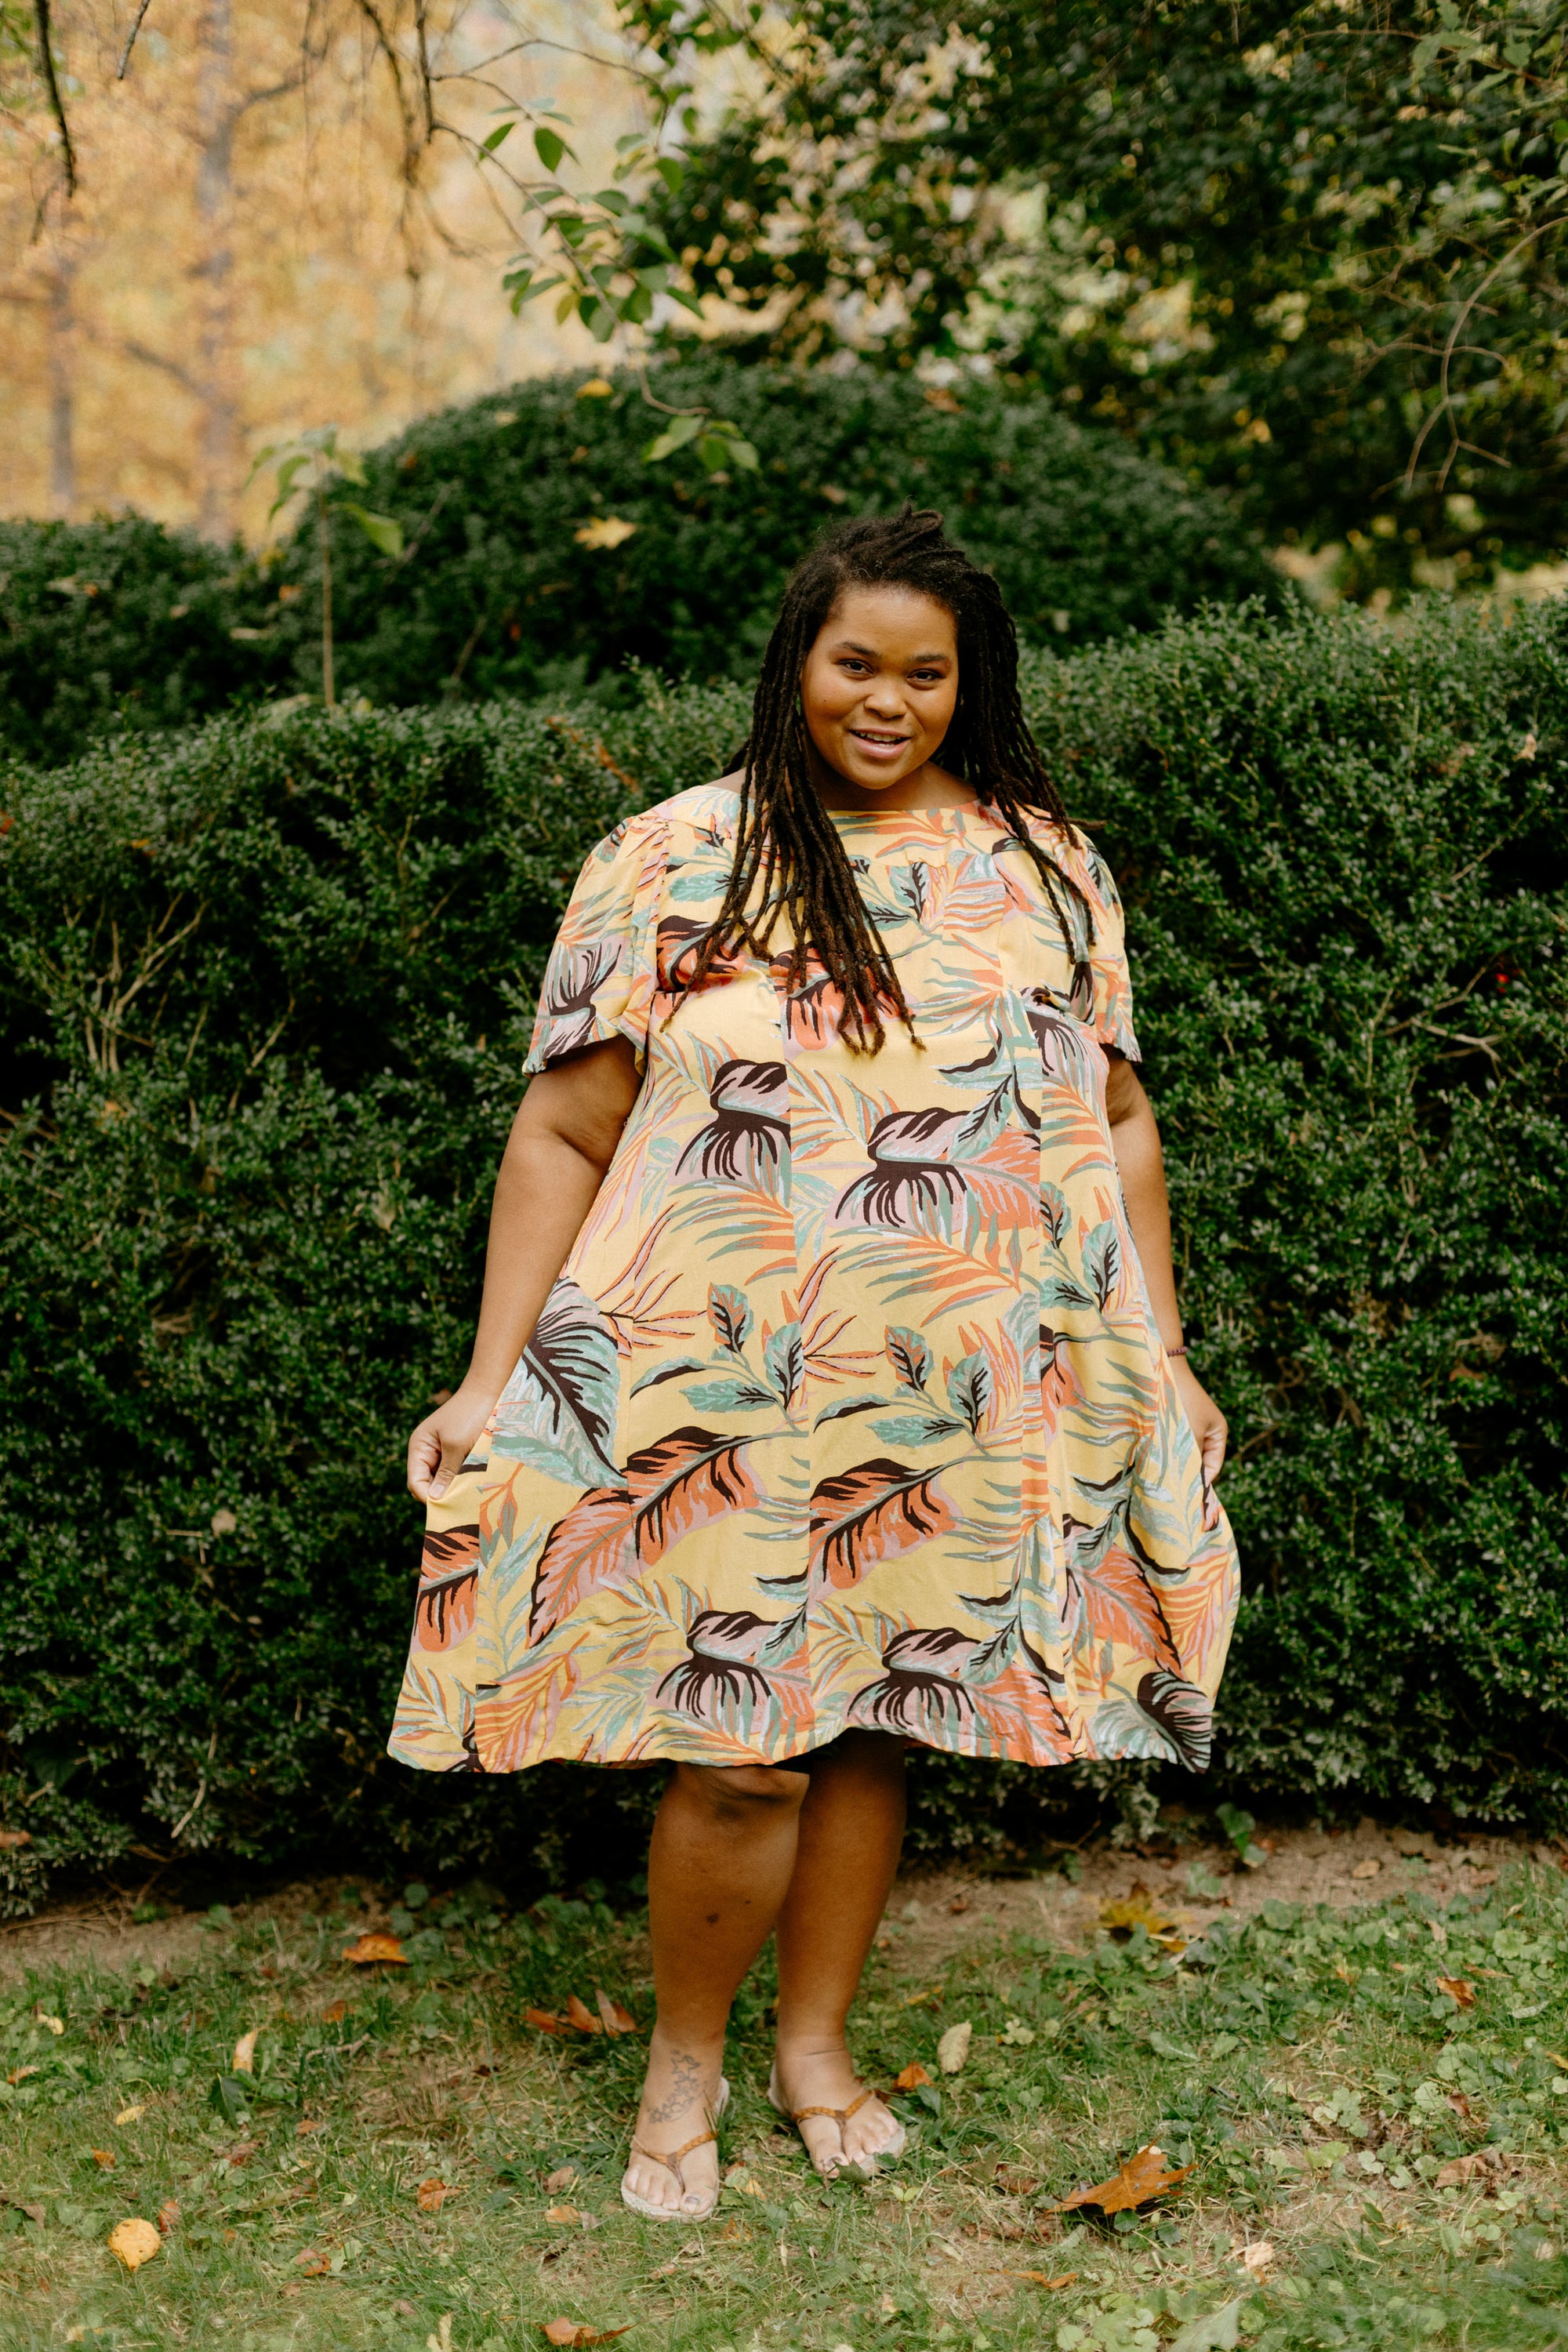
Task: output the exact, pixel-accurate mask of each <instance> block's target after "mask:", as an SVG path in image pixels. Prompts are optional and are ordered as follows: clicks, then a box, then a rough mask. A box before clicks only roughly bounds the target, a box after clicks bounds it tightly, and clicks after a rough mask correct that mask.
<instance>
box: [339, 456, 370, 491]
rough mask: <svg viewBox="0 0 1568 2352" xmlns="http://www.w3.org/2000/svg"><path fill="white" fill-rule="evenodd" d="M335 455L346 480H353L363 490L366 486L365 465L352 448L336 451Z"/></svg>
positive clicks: (340, 471)
mask: <svg viewBox="0 0 1568 2352" xmlns="http://www.w3.org/2000/svg"><path fill="white" fill-rule="evenodd" d="M333 455H334V457H336V460H337V467H338V471H339V473H340V474H341V475H342V478H343V479H344V481H345V482H353V483H354V484H355V485H356V486H357V487H358V488H360V489H362V490H363V488H364V467H363V466H362V465H361V463H360V461H359V459H358V458H357V457H355V455H354V453H353V450H352V449H345V450H343V451H342V452H341V453H340V452H337V451H334V452H333Z"/></svg>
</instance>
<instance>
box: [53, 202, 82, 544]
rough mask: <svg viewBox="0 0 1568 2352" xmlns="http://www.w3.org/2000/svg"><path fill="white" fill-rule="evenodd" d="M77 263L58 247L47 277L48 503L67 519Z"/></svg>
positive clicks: (71, 495)
mask: <svg viewBox="0 0 1568 2352" xmlns="http://www.w3.org/2000/svg"><path fill="white" fill-rule="evenodd" d="M75 277H76V264H75V263H74V261H72V259H71V257H70V256H69V255H68V253H66V252H65V251H64V249H63V248H62V249H60V250H58V252H57V253H56V256H55V262H54V267H53V268H52V269H51V270H50V272H49V277H48V295H47V301H48V337H49V357H48V368H49V507H50V510H51V512H53V513H54V514H57V515H58V516H60V517H61V518H62V519H64V520H69V519H70V517H71V516H72V515H73V514H74V513H75V511H76V314H75V311H74V309H73V307H72V303H71V290H72V285H73V281H74V279H75Z"/></svg>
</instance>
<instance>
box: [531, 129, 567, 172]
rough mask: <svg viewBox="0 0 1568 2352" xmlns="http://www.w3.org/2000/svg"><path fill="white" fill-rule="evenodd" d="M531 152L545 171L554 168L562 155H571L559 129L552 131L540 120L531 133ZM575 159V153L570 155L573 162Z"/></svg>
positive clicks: (550, 170) (551, 170)
mask: <svg viewBox="0 0 1568 2352" xmlns="http://www.w3.org/2000/svg"><path fill="white" fill-rule="evenodd" d="M533 152H534V153H535V154H536V155H537V156H538V158H539V160H540V162H541V163H542V164H543V166H544V168H545V170H546V171H547V172H553V171H554V170H555V168H556V166H557V165H558V164H559V163H560V161H561V158H562V157H563V155H572V150H571V149H570V147H568V146H567V144H566V142H565V140H564V139H563V138H562V136H561V133H560V132H559V131H552V130H550V129H549V128H548V127H547V125H545V124H544V123H541V124H540V126H539V128H538V130H537V131H535V132H534V134H533ZM576 160H577V158H576V157H575V155H572V161H573V162H574V163H575V162H576Z"/></svg>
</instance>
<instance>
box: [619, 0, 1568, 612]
mask: <svg viewBox="0 0 1568 2352" xmlns="http://www.w3.org/2000/svg"><path fill="white" fill-rule="evenodd" d="M626 16H627V18H628V19H629V20H632V21H634V22H635V26H636V29H637V33H638V35H639V36H640V37H641V39H642V41H643V43H644V44H645V45H646V50H647V54H648V55H649V56H650V57H653V58H657V60H658V67H659V69H660V70H661V71H662V73H663V74H664V76H665V77H666V86H667V89H668V102H669V104H670V106H671V108H672V109H679V106H680V105H681V104H682V103H684V100H685V96H686V93H687V91H688V90H689V87H690V84H691V81H692V79H693V73H694V70H695V64H696V61H697V60H698V59H699V58H700V57H701V55H702V54H704V53H710V52H712V51H714V50H715V49H723V48H731V49H733V50H735V51H736V52H738V53H739V54H740V55H741V56H742V57H743V58H744V61H745V65H746V68H747V73H746V76H745V79H744V89H745V95H744V96H743V97H742V99H741V100H738V101H737V102H735V103H733V104H731V106H730V107H728V108H727V109H726V110H724V112H723V113H722V114H721V116H720V117H718V118H716V119H714V120H712V121H710V123H709V124H708V125H707V127H706V128H705V129H704V130H703V131H701V133H700V135H699V136H697V137H696V138H694V139H692V140H690V141H689V143H688V145H687V147H686V152H685V158H684V160H685V165H686V169H685V174H684V177H683V179H682V181H681V183H680V184H679V187H677V188H675V189H673V190H670V189H661V188H658V187H655V188H653V189H651V190H650V192H649V203H648V209H649V211H650V213H651V214H652V215H653V216H654V217H655V219H656V220H657V222H658V225H659V226H661V227H662V229H663V231H664V233H665V235H666V236H667V237H668V240H669V242H670V244H671V245H672V246H673V247H675V248H676V249H677V251H678V252H679V254H680V256H681V259H682V263H683V265H684V268H685V269H686V271H687V272H688V274H689V283H690V286H691V289H692V290H693V291H694V292H695V293H696V294H697V295H698V296H699V298H706V299H708V300H709V301H710V303H712V304H719V305H722V307H723V310H724V312H725V314H726V316H727V319H728V320H729V323H730V325H731V331H732V333H733V335H734V337H735V338H736V341H737V344H738V347H739V348H740V349H742V351H745V350H750V351H753V352H765V353H767V354H768V355H770V356H773V357H779V356H787V357H803V358H805V357H809V358H814V359H827V358H830V357H831V356H833V355H836V354H840V355H847V354H848V353H850V352H854V353H857V354H858V355H859V356H860V357H861V358H863V359H866V360H869V361H872V362H876V363H878V364H880V365H883V366H889V367H899V366H909V365H910V364H911V363H921V364H922V365H924V366H926V367H927V368H929V367H930V366H931V363H932V362H948V363H950V364H951V365H953V366H957V367H962V366H963V365H965V364H968V365H973V364H975V363H977V362H978V363H980V364H983V365H986V366H989V367H991V368H994V369H995V370H996V371H998V372H1000V373H1002V374H1003V375H1004V377H1005V379H1007V380H1008V381H1009V382H1011V383H1018V384H1023V385H1028V386H1030V387H1038V388H1040V389H1042V390H1046V391H1048V392H1049V393H1051V394H1053V395H1054V396H1055V398H1056V399H1057V400H1058V401H1059V402H1060V403H1061V404H1064V405H1065V406H1066V407H1067V408H1068V410H1069V411H1071V412H1074V413H1078V414H1081V415H1089V416H1095V417H1098V418H1100V419H1103V420H1105V421H1107V422H1110V423H1111V424H1113V425H1117V426H1118V427H1120V428H1121V430H1122V431H1123V432H1125V433H1127V434H1129V435H1130V436H1132V437H1133V438H1135V439H1136V440H1137V441H1139V442H1140V443H1141V444H1142V445H1143V446H1146V447H1147V448H1149V449H1150V450H1151V451H1152V453H1155V454H1157V455H1159V456H1160V457H1163V458H1164V459H1165V460H1166V461H1167V462H1169V463H1172V464H1173V465H1175V466H1177V467H1180V468H1181V469H1182V470H1183V471H1184V472H1186V473H1188V474H1189V475H1190V476H1195V477H1201V478H1203V479H1205V480H1206V481H1207V482H1209V483H1210V484H1212V485H1214V486H1215V487H1221V488H1228V489H1230V490H1231V491H1233V492H1234V493H1235V495H1236V496H1237V498H1238V499H1239V500H1240V501H1241V504H1242V509H1243V511H1244V512H1245V513H1246V514H1247V515H1248V516H1249V517H1250V518H1252V519H1253V520H1256V521H1257V522H1258V524H1259V525H1260V527H1262V528H1263V529H1264V530H1266V531H1267V532H1268V534H1269V535H1270V536H1271V537H1272V538H1273V539H1275V540H1277V541H1283V542H1284V543H1285V546H1286V548H1287V549H1288V550H1290V549H1294V550H1296V551H1299V552H1298V555H1297V558H1296V568H1297V569H1298V570H1304V569H1306V568H1307V567H1306V566H1305V565H1304V564H1303V563H1302V562H1301V557H1303V556H1305V555H1306V554H1308V553H1309V552H1310V551H1311V550H1313V549H1314V548H1318V547H1321V546H1323V545H1324V544H1325V543H1326V542H1330V541H1337V542H1339V543H1340V544H1341V546H1342V548H1343V549H1345V550H1347V551H1348V556H1347V558H1346V560H1345V561H1344V562H1343V564H1342V582H1343V584H1345V585H1348V586H1350V587H1352V588H1353V589H1354V590H1356V591H1357V592H1359V593H1363V594H1366V593H1376V592H1377V591H1378V590H1379V589H1380V588H1381V589H1383V590H1384V591H1398V590H1401V589H1403V588H1404V587H1405V586H1406V585H1408V584H1409V583H1411V582H1412V581H1415V582H1417V583H1421V582H1426V583H1431V584H1452V583H1457V582H1460V581H1462V580H1463V579H1464V578H1465V577H1466V576H1467V575H1470V576H1472V577H1474V576H1485V575H1488V574H1489V573H1490V572H1491V571H1492V570H1493V568H1494V567H1495V565H1496V564H1497V563H1498V562H1502V563H1504V564H1506V565H1509V566H1512V567H1519V566H1522V565H1528V564H1531V563H1533V562H1537V561H1538V560H1539V559H1542V558H1543V557H1551V556H1555V555H1556V554H1557V552H1558V551H1559V550H1560V549H1561V547H1562V543H1563V536H1564V520H1565V503H1568V467H1565V455H1564V443H1563V417H1564V413H1565V412H1564V395H1565V392H1568V346H1565V344H1564V340H1563V339H1564V333H1565V329H1568V311H1565V309H1564V302H1563V286H1562V283H1561V280H1560V267H1561V263H1562V258H1563V234H1564V222H1565V219H1568V202H1565V189H1564V181H1563V169H1562V165H1563V150H1564V147H1565V145H1568V48H1565V34H1568V7H1565V6H1564V5H1563V0H1495V5H1487V0H1464V5H1457V0H1436V5H1427V4H1426V0H1414V5H1412V0H1395V5H1382V0H1379V5H1376V6H1373V5H1364V0H1348V5H1346V0H1307V5H1300V6H1296V7H1291V6H1289V5H1259V0H1234V5H1233V0H1161V5H1142V0H1140V5H1130V0H1092V5H1091V0H957V5H942V6H940V7H938V6H931V5H922V0H805V4H804V5H795V6H792V7H791V8H790V9H789V10H788V11H787V12H773V11H764V10H763V9H761V8H759V7H757V6H754V5H734V0H715V5H702V0H692V5H683V0H628V5H627V6H626ZM671 331H674V330H673V329H672V330H671ZM1287 560H1288V561H1289V557H1288V559H1287Z"/></svg>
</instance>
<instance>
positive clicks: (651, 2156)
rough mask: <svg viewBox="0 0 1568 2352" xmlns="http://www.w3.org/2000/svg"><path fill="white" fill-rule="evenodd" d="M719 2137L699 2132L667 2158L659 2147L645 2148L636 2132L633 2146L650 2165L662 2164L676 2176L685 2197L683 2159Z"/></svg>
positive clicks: (707, 2132) (714, 2133)
mask: <svg viewBox="0 0 1568 2352" xmlns="http://www.w3.org/2000/svg"><path fill="white" fill-rule="evenodd" d="M718 2137H719V2135H718V2133H717V2132H715V2131H700V2132H698V2133H696V2134H695V2135H694V2137H692V2138H690V2139H689V2140H686V2141H683V2143H682V2144H681V2146H680V2147H676V2148H671V2150H670V2151H669V2154H668V2156H666V2155H664V2154H662V2153H661V2151H660V2150H659V2149H658V2148H657V2147H644V2146H643V2144H642V2142H641V2140H640V2139H638V2138H637V2135H636V2133H635V2132H634V2134H633V2135H632V2146H633V2147H634V2148H635V2149H636V2151H637V2155H638V2156H646V2157H647V2158H648V2160H649V2161H650V2163H653V2164H662V2165H663V2167H664V2168H665V2170H666V2171H667V2172H672V2173H673V2174H674V2175H675V2179H676V2183H677V2185H678V2187H679V2189H680V2192H681V2195H682V2196H684V2195H685V2193H686V2176H685V2175H684V2173H683V2172H682V2171H681V2169H680V2167H681V2162H682V2159H683V2158H686V2157H689V2155H690V2154H691V2151H692V2149H693V2148H694V2147H706V2146H707V2145H708V2142H709V2141H710V2140H713V2141H717V2139H718Z"/></svg>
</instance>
